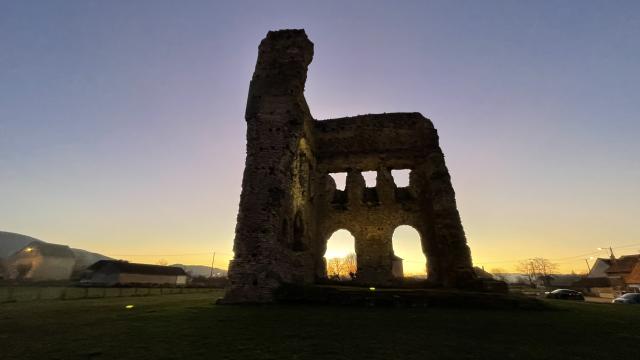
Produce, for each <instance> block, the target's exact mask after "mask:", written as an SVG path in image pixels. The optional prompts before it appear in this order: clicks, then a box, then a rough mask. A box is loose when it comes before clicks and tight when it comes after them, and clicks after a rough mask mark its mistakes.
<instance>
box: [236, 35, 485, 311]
mask: <svg viewBox="0 0 640 360" xmlns="http://www.w3.org/2000/svg"><path fill="white" fill-rule="evenodd" d="M312 58H313V43H312V42H311V41H309V39H308V38H307V35H306V34H305V32H304V30H280V31H272V32H269V33H268V34H267V37H266V38H265V39H264V40H262V42H261V43H260V47H259V53H258V60H257V64H256V68H255V72H254V74H253V78H252V80H251V85H250V88H249V96H248V100H247V108H246V114H245V119H246V121H247V157H246V167H245V170H244V178H243V181H242V195H241V198H240V211H239V214H238V222H237V228H236V237H235V244H234V251H235V258H234V259H233V260H232V261H231V263H230V266H229V280H230V286H229V288H228V290H227V294H226V296H225V299H224V301H225V302H269V301H272V300H273V298H274V291H275V289H277V288H278V287H279V286H280V285H282V284H314V283H316V282H318V281H319V280H320V279H323V278H326V264H325V260H324V257H323V256H324V254H325V251H326V247H327V240H328V239H329V237H330V236H331V235H332V234H333V232H335V231H337V230H339V229H346V230H348V231H349V232H350V233H351V234H352V235H353V236H354V237H355V248H356V254H357V266H358V270H357V274H356V279H357V282H358V283H361V284H364V285H367V286H374V285H375V286H384V285H386V284H387V285H388V284H393V281H394V279H393V275H392V261H393V259H394V253H393V248H392V242H391V238H392V235H393V231H394V229H395V228H396V227H398V226H400V225H410V226H412V227H414V228H415V229H416V230H417V231H418V233H419V234H420V237H421V243H422V250H423V252H424V254H425V255H426V258H427V266H428V283H429V284H430V286H436V287H450V288H477V286H476V285H477V283H478V282H480V280H478V279H477V278H476V275H475V274H474V271H473V268H472V262H471V255H470V251H469V247H468V246H467V241H466V238H465V234H464V230H463V228H462V224H461V222H460V216H459V213H458V210H457V208H456V201H455V194H454V190H453V187H452V186H451V180H450V176H449V172H448V170H447V167H446V166H445V161H444V155H443V153H442V150H441V149H440V146H439V145H438V133H437V131H436V129H435V128H434V126H433V124H432V123H431V121H430V120H429V119H427V118H425V117H423V116H422V115H421V114H420V113H385V114H370V115H361V116H354V117H346V118H339V119H329V120H321V121H318V120H315V119H313V118H312V117H311V113H310V112H309V107H308V106H307V102H306V100H305V97H304V86H305V81H306V77H307V67H308V66H309V64H310V63H311V60H312ZM393 169H410V170H411V173H410V184H409V186H407V187H397V186H396V185H395V184H394V181H393V178H392V176H391V170H393ZM363 171H376V172H377V178H376V181H377V184H376V186H375V187H373V188H368V187H366V185H365V181H364V179H363V176H362V172H363ZM338 172H346V173H347V174H348V175H347V181H346V188H345V190H344V191H341V190H337V189H336V184H335V182H334V180H333V179H332V177H331V176H330V175H329V174H331V173H338ZM474 284H475V285H474Z"/></svg>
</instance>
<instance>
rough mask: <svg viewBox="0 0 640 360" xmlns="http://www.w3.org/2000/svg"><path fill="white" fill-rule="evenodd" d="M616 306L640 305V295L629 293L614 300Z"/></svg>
mask: <svg viewBox="0 0 640 360" xmlns="http://www.w3.org/2000/svg"><path fill="white" fill-rule="evenodd" d="M612 303H614V304H640V293H628V294H624V295H622V296H620V297H617V298H615V299H613V301H612Z"/></svg>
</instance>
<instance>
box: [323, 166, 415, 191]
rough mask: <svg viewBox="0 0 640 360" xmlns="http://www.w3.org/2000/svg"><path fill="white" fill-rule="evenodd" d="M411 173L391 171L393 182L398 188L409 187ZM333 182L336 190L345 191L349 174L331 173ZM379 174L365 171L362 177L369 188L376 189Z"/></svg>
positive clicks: (408, 171)
mask: <svg viewBox="0 0 640 360" xmlns="http://www.w3.org/2000/svg"><path fill="white" fill-rule="evenodd" d="M410 173H411V170H410V169H396V170H391V176H392V177H393V182H394V183H395V184H396V186H397V187H406V186H409V174H410ZM329 175H330V176H331V177H332V178H333V180H334V181H335V182H336V189H338V190H344V189H345V187H346V184H347V173H346V172H340V173H330V174H329ZM377 175H378V173H377V172H376V171H363V172H362V177H363V178H364V182H365V183H366V185H367V187H370V188H371V187H375V186H376V176H377Z"/></svg>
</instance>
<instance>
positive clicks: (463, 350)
mask: <svg viewBox="0 0 640 360" xmlns="http://www.w3.org/2000/svg"><path fill="white" fill-rule="evenodd" d="M220 295H221V293H215V294H213V296H212V294H211V293H209V294H186V295H168V296H150V297H137V298H136V297H133V298H111V299H96V300H52V301H38V302H24V303H7V304H0V359H3V360H4V359H556V358H557V359H614V358H616V359H622V358H625V359H633V358H638V357H640V354H639V352H640V347H639V346H640V306H624V305H620V306H613V305H609V304H584V303H571V302H559V301H558V302H554V303H553V304H554V308H555V309H554V310H545V311H521V310H520V311H516V310H468V309H443V308H364V307H362V308H348V307H328V306H321V307H311V306H302V305H300V306H295V305H291V306H217V305H213V297H216V296H220ZM127 304H133V305H135V307H134V308H133V309H129V310H127V309H125V305H127Z"/></svg>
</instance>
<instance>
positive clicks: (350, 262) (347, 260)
mask: <svg viewBox="0 0 640 360" xmlns="http://www.w3.org/2000/svg"><path fill="white" fill-rule="evenodd" d="M344 268H345V272H346V273H347V274H348V275H349V277H351V279H353V278H355V276H356V271H358V261H357V256H356V254H354V253H351V254H349V255H347V256H345V257H344Z"/></svg>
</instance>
